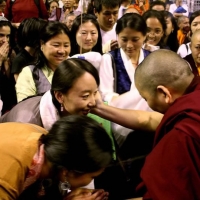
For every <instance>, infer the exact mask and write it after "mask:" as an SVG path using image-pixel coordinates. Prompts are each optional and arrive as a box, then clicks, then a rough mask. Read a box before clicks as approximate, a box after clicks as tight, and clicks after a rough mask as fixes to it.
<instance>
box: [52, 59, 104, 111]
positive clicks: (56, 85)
mask: <svg viewBox="0 0 200 200" xmlns="http://www.w3.org/2000/svg"><path fill="white" fill-rule="evenodd" d="M85 72H88V73H89V74H91V75H92V76H93V77H94V79H95V81H96V83H97V86H99V83H100V80H99V74H98V71H97V70H96V68H95V67H94V66H93V65H92V64H91V63H90V62H88V61H86V60H82V59H79V58H70V59H67V60H65V61H63V62H62V63H60V65H59V66H58V68H57V69H56V70H55V72H54V75H53V79H52V85H51V95H52V101H53V103H54V105H55V107H56V108H57V109H58V111H60V106H61V105H60V103H59V102H58V101H57V99H56V98H55V96H54V91H60V92H61V93H63V94H65V93H67V92H68V91H69V89H70V88H71V87H72V86H73V84H74V82H75V81H76V80H77V79H78V78H79V77H81V76H82V75H83V74H84V73H85Z"/></svg>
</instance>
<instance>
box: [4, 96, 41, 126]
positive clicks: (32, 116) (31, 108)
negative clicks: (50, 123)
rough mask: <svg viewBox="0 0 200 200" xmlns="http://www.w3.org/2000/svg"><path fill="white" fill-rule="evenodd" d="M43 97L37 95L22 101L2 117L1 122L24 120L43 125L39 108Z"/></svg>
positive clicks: (24, 121)
mask: <svg viewBox="0 0 200 200" xmlns="http://www.w3.org/2000/svg"><path fill="white" fill-rule="evenodd" d="M41 97H42V96H36V97H31V98H29V99H26V100H24V101H21V102H20V103H18V104H17V105H16V106H15V107H13V108H12V110H10V111H9V112H7V113H6V114H4V115H3V116H1V117H0V123H4V122H23V123H32V124H36V125H38V126H41V127H43V124H42V120H41V116H40V110H39V105H40V100H41Z"/></svg>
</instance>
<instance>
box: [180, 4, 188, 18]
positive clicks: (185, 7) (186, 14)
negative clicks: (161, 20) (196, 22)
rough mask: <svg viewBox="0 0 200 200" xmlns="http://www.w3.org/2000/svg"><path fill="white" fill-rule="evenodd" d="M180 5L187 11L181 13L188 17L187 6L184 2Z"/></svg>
mask: <svg viewBox="0 0 200 200" xmlns="http://www.w3.org/2000/svg"><path fill="white" fill-rule="evenodd" d="M182 7H183V8H184V9H185V10H186V11H187V12H186V13H183V15H184V16H186V17H188V16H189V12H188V6H187V5H186V4H184V5H182Z"/></svg>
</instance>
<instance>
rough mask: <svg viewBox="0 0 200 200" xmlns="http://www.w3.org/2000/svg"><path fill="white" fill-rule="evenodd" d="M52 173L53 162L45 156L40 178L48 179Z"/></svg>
mask: <svg viewBox="0 0 200 200" xmlns="http://www.w3.org/2000/svg"><path fill="white" fill-rule="evenodd" d="M51 174H52V164H51V162H49V161H48V160H47V158H46V156H45V159H44V163H43V165H42V170H41V173H40V176H39V179H41V180H42V179H48V178H50V177H51Z"/></svg>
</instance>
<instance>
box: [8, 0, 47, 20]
mask: <svg viewBox="0 0 200 200" xmlns="http://www.w3.org/2000/svg"><path fill="white" fill-rule="evenodd" d="M10 1H11V0H7V3H6V9H5V17H6V18H8V19H9V20H11V21H12V22H13V23H19V22H22V21H23V20H24V19H26V18H31V17H39V10H38V8H37V6H36V4H35V2H34V0H15V2H14V4H13V5H12V19H10V15H9V12H10ZM40 10H41V12H40V13H41V16H40V18H42V19H48V13H47V10H46V7H45V5H44V2H43V0H40Z"/></svg>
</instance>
